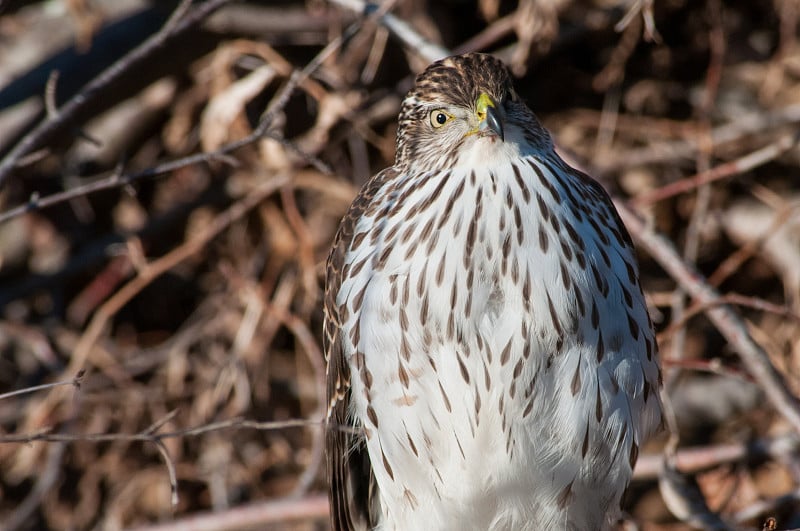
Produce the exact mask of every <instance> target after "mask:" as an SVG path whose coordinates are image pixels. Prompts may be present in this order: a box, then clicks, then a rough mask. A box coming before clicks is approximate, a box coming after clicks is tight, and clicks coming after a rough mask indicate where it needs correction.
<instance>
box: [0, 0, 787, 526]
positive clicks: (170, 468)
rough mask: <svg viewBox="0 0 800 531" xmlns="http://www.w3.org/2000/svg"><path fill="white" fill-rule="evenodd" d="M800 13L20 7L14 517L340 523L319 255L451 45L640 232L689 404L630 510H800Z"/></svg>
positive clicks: (636, 7) (0, 444) (12, 111)
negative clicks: (331, 493) (328, 479)
mask: <svg viewBox="0 0 800 531" xmlns="http://www.w3.org/2000/svg"><path fill="white" fill-rule="evenodd" d="M386 13H388V15H387V16H384V14H386ZM799 15H800V0H772V1H768V0H760V1H752V0H749V1H748V0H726V1H723V0H522V1H520V2H512V1H505V0H479V1H477V2H470V1H466V0H442V1H434V0H428V1H425V0H395V1H390V2H385V3H383V4H380V5H378V6H365V5H364V4H363V3H361V2H359V1H358V0H337V1H335V2H325V1H322V0H308V1H306V2H302V1H273V2H270V1H264V2H256V1H240V2H232V1H226V0H205V1H201V0H195V1H194V2H191V1H188V0H187V1H183V2H175V1H172V2H170V1H158V2H156V1H146V0H48V1H34V0H28V1H3V0H0V157H2V160H0V529H3V530H33V529H57V530H62V529H64V530H84V529H86V530H88V529H98V530H117V529H128V528H139V529H179V528H180V529H276V530H325V529H328V524H327V502H326V499H325V471H324V460H323V447H322V436H323V428H322V425H321V419H322V417H323V412H324V409H325V398H324V393H325V390H324V386H323V382H324V373H325V362H324V358H323V355H322V353H321V322H322V311H321V296H322V289H323V285H322V283H323V278H324V268H325V263H324V262H325V258H326V255H327V251H328V248H329V246H330V243H331V240H332V237H333V234H334V232H335V229H336V227H337V225H338V222H339V220H340V219H341V216H342V215H343V214H344V212H345V210H346V209H347V207H348V205H349V203H350V201H351V200H352V198H353V196H354V195H355V193H356V191H357V190H358V188H359V187H360V186H361V185H363V184H364V183H365V182H366V181H367V180H368V179H369V177H370V176H371V175H373V174H374V173H375V172H377V171H378V170H380V169H382V168H384V167H386V166H387V165H390V164H391V163H392V161H393V157H394V136H395V129H396V117H397V113H398V110H399V106H400V103H401V101H402V98H403V96H404V94H405V92H406V91H407V90H408V89H409V88H410V87H411V85H412V83H413V79H414V75H415V74H417V73H419V72H420V71H421V70H422V69H423V68H424V67H425V66H426V65H427V64H428V63H429V62H430V60H431V59H432V58H434V57H435V56H436V54H438V53H442V52H443V51H444V52H445V53H446V50H449V51H452V52H464V51H473V50H478V51H485V52H490V53H494V54H496V55H497V56H499V57H501V58H502V59H504V60H505V61H506V62H507V63H508V64H509V66H510V67H511V69H512V71H513V73H514V75H515V76H516V77H517V87H518V92H519V93H520V95H521V96H522V97H523V98H524V99H525V100H526V101H527V102H528V104H529V106H530V107H531V108H532V109H533V110H534V111H535V112H536V113H537V114H538V116H539V118H540V120H541V121H542V122H543V123H544V124H545V126H546V127H547V128H549V129H550V130H551V131H552V133H553V136H554V138H555V141H556V143H557V145H558V150H559V152H560V153H561V155H562V156H563V157H564V158H565V159H567V160H568V161H569V162H570V163H571V164H573V165H575V166H577V167H579V168H581V169H583V170H584V171H586V172H588V173H590V174H592V175H594V176H596V177H597V178H598V180H600V181H601V183H602V184H603V185H604V186H605V187H606V188H607V189H608V190H609V191H610V192H611V193H612V195H613V196H614V197H615V199H616V200H617V201H619V204H620V205H621V206H624V207H625V208H627V209H628V210H629V211H630V212H631V213H633V214H634V215H635V218H631V219H636V220H638V222H637V225H636V226H635V227H634V226H631V232H632V233H633V236H634V240H635V241H636V243H637V246H638V247H639V250H640V261H641V266H642V279H643V282H644V286H645V289H646V294H647V297H648V302H649V304H650V307H651V313H652V316H653V318H654V321H655V325H656V328H657V331H658V333H659V343H660V348H661V355H662V359H663V363H664V368H665V398H666V399H667V401H668V405H669V406H670V407H669V410H670V411H671V414H670V415H669V416H668V423H667V424H668V429H667V430H666V431H665V432H664V433H663V434H662V435H661V436H659V437H658V438H656V439H655V440H653V441H651V443H650V444H649V445H647V446H646V447H644V448H643V449H642V451H641V453H640V459H639V463H638V466H637V470H636V473H635V479H634V482H633V483H632V485H631V488H630V491H629V493H628V496H627V498H626V502H625V507H624V508H625V510H626V515H627V516H626V521H625V522H624V523H623V524H622V525H621V528H624V529H630V530H633V529H642V530H684V529H691V528H706V529H739V528H741V529H791V528H799V527H800V453H799V450H800V439H799V438H798V430H799V429H800V422H798V420H797V419H798V418H800V410H799V409H798V408H797V402H796V401H795V400H793V399H792V398H791V394H792V393H794V394H795V395H796V394H797V392H798V391H799V390H800V169H798V162H800V161H799V160H798V150H797V149H796V142H797V132H798V124H800V46H798V41H797V22H798V16H799ZM626 219H627V218H626ZM656 234H660V235H661V236H663V238H664V239H660V238H661V237H658V236H656ZM654 242H655V243H654ZM659 245H660V247H659ZM659 249H660V250H659ZM664 249H666V251H664ZM670 253H672V254H671V255H670ZM669 256H672V257H673V259H672V262H670V261H669ZM670 264H671V265H670ZM695 268H696V270H695ZM680 271H683V272H684V273H686V275H688V276H685V275H684V276H681V274H680ZM697 286H702V287H703V289H706V288H710V290H709V291H707V292H704V293H706V295H705V296H699V295H698V292H697V291H696V289H694V288H696V287H697ZM693 287H694V288H693ZM720 309H727V310H725V311H727V312H728V313H725V314H720V313H717V314H713V312H714V311H715V310H720ZM709 312H712V313H709ZM731 315H732V316H733V317H730V316H731ZM714 316H716V317H714ZM726 323H727V325H726ZM726 326H727V327H726ZM743 356H744V357H743ZM754 360H756V361H754ZM758 363H761V365H758ZM756 366H760V367H761V368H762V369H763V371H754V370H753V367H756ZM765 375H766V376H765ZM665 455H666V456H668V459H667V462H668V463H669V466H668V467H666V468H665V467H664V465H663V463H664V458H665ZM659 485H660V486H659ZM179 526H183V527H179Z"/></svg>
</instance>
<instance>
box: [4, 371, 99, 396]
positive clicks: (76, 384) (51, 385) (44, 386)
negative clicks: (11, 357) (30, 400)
mask: <svg viewBox="0 0 800 531" xmlns="http://www.w3.org/2000/svg"><path fill="white" fill-rule="evenodd" d="M83 374H84V371H83V370H80V371H78V374H76V375H75V378H73V379H72V380H66V381H62V382H53V383H48V384H42V385H34V386H32V387H26V388H24V389H17V390H16V391H9V392H8V393H3V394H0V400H5V399H7V398H11V397H14V396H19V395H25V394H28V393H35V392H36V391H42V390H44V389H52V388H54V387H61V386H64V385H71V386H73V387H75V388H76V389H79V388H80V386H81V378H83Z"/></svg>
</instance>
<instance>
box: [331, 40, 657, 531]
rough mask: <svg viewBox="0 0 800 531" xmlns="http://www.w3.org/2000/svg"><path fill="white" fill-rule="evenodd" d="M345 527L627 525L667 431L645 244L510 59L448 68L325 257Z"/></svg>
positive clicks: (423, 85)
mask: <svg viewBox="0 0 800 531" xmlns="http://www.w3.org/2000/svg"><path fill="white" fill-rule="evenodd" d="M324 347H325V353H326V357H327V363H328V369H327V393H328V400H329V410H328V427H327V430H328V431H327V435H326V437H327V439H326V449H327V462H328V473H329V481H330V502H331V519H332V525H333V529H334V530H336V531H339V530H355V529H358V530H362V529H379V530H382V531H394V530H399V531H410V530H465V529H476V530H513V531H518V530H542V529H575V530H581V531H586V530H595V529H596V530H601V529H607V528H608V527H609V526H610V525H612V523H613V522H614V521H615V519H616V518H617V517H618V515H619V512H620V509H619V505H620V499H621V497H622V494H623V492H624V490H625V488H626V487H627V485H628V482H629V480H630V477H631V471H632V469H633V466H634V463H635V462H636V458H637V455H638V452H639V448H640V446H641V445H642V443H643V442H644V441H645V440H646V439H647V437H648V436H649V435H650V434H651V433H652V432H654V431H655V429H656V427H657V426H658V425H659V424H660V419H661V405H660V401H659V389H660V379H661V373H660V369H659V365H658V360H657V349H656V342H655V337H654V333H653V329H652V325H651V322H650V319H649V316H648V312H647V307H646V304H645V299H644V296H643V294H642V289H641V285H640V283H639V272H638V266H637V262H636V257H635V252H634V248H633V244H632V242H631V239H630V236H629V235H628V233H627V231H626V230H625V227H624V226H623V224H622V222H621V220H620V218H619V215H618V214H617V212H616V210H615V208H614V206H613V204H612V202H611V200H610V198H609V196H608V194H607V193H606V192H605V191H604V189H603V188H602V187H601V186H600V185H599V184H598V183H597V182H595V181H594V180H592V179H591V178H590V177H588V176H587V175H585V174H583V173H581V172H580V171H578V170H576V169H574V168H572V167H570V166H569V165H568V164H566V163H565V162H564V161H563V160H562V159H561V158H560V157H559V156H558V155H557V154H556V152H555V151H554V148H553V142H552V140H551V138H550V135H549V134H548V132H547V131H546V130H545V129H544V128H543V127H542V126H541V124H540V123H539V121H538V120H537V118H536V116H535V115H534V114H533V113H532V112H531V111H530V110H529V109H528V107H527V106H526V105H525V103H524V102H523V101H522V99H521V98H520V96H519V95H518V94H517V92H516V91H515V90H514V87H513V84H512V80H511V77H510V75H509V73H508V70H507V69H506V67H505V66H504V65H503V63H502V62H501V61H499V60H497V59H495V58H494V57H492V56H490V55H484V54H477V53H471V54H466V55H460V56H454V57H449V58H446V59H443V60H441V61H438V62H436V63H433V64H432V65H430V66H429V67H428V68H427V69H426V70H425V71H424V72H423V73H422V74H420V75H419V76H418V77H417V79H416V84H415V86H414V87H413V88H412V89H411V91H410V92H409V93H408V95H407V96H406V98H405V99H404V101H403V103H402V108H401V111H400V116H399V125H398V130H397V155H396V159H395V162H394V165H393V166H392V167H390V168H386V169H385V170H383V171H381V172H380V173H378V174H377V175H375V176H374V177H373V178H372V179H371V180H370V181H369V182H368V183H367V184H366V185H365V186H364V188H363V189H362V190H361V191H360V193H359V194H358V196H357V197H356V198H355V200H354V201H353V203H352V205H351V207H350V209H349V211H348V212H347V214H346V215H345V217H344V219H343V220H342V222H341V225H340V227H339V230H338V233H337V234H336V237H335V241H334V244H333V249H332V250H331V252H330V256H329V258H328V262H327V278H326V290H325V324H324Z"/></svg>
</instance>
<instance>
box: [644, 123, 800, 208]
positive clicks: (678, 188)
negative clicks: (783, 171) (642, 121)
mask: <svg viewBox="0 0 800 531" xmlns="http://www.w3.org/2000/svg"><path fill="white" fill-rule="evenodd" d="M799 140H800V134H797V133H795V134H790V135H785V136H782V137H781V138H779V139H778V140H776V141H775V142H772V143H771V144H769V145H767V146H765V147H763V148H761V149H757V150H756V151H753V152H752V153H748V154H747V155H745V156H743V157H740V158H738V159H736V160H732V161H730V162H726V163H724V164H720V165H719V166H716V167H714V168H711V169H710V170H708V171H704V172H701V173H698V174H697V175H693V176H692V177H687V178H685V179H681V180H680V181H675V182H674V183H670V184H667V185H664V186H662V187H661V188H656V189H655V190H652V191H650V192H646V193H644V194H642V195H640V196H638V197H636V198H635V199H634V204H635V205H636V206H639V207H641V206H646V205H650V204H653V203H656V202H658V201H663V200H664V199H667V198H669V197H673V196H676V195H678V194H682V193H685V192H688V191H689V190H693V189H695V188H697V187H699V186H702V185H704V184H708V183H712V182H714V181H718V180H720V179H724V178H727V177H731V176H733V175H738V174H740V173H744V172H746V171H750V170H752V169H754V168H757V167H758V166H761V165H763V164H766V163H767V162H770V161H772V160H775V159H776V158H777V157H779V156H780V155H782V154H783V153H786V152H787V151H789V150H790V149H792V148H793V147H795V146H796V145H797V142H798V141H799Z"/></svg>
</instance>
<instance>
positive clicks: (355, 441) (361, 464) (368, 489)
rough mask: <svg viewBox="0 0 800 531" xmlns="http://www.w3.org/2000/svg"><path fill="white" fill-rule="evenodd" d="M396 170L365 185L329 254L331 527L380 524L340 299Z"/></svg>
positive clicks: (347, 529) (345, 529)
mask: <svg viewBox="0 0 800 531" xmlns="http://www.w3.org/2000/svg"><path fill="white" fill-rule="evenodd" d="M397 174H398V172H397V171H395V170H394V168H387V169H385V170H383V171H381V172H380V173H378V174H377V175H375V176H374V177H373V178H372V179H371V180H370V181H369V182H368V183H367V184H366V185H365V186H364V188H362V190H361V192H359V194H358V195H357V196H356V198H355V199H354V200H353V203H352V204H351V205H350V208H349V210H348V212H347V214H345V216H344V218H343V219H342V222H341V224H340V225H339V230H338V231H337V233H336V237H335V238H334V243H333V248H332V249H331V252H330V255H329V256H328V262H327V276H326V280H325V323H324V334H323V347H324V349H325V359H326V360H327V362H328V368H327V399H328V417H327V432H326V437H325V447H326V456H327V466H328V479H329V482H328V485H329V491H328V497H329V499H330V505H331V525H332V529H333V531H356V530H358V531H362V530H366V529H372V528H374V527H375V526H376V525H377V523H378V522H377V518H378V513H379V510H378V498H377V493H378V488H377V485H376V484H375V478H374V475H373V473H372V465H371V462H370V459H369V455H368V454H367V448H366V444H365V440H364V436H363V434H360V433H355V432H354V431H353V428H354V427H356V428H357V427H358V425H359V424H360V423H357V422H355V423H354V422H353V419H351V418H348V416H349V409H350V407H349V405H350V392H351V391H350V366H349V363H348V360H347V359H345V353H344V348H343V344H342V334H343V331H342V327H343V326H344V324H345V323H342V322H341V319H340V315H339V306H338V304H337V303H336V299H337V295H338V294H339V289H340V288H341V285H342V281H343V280H344V279H343V271H344V265H345V263H346V259H347V254H348V252H349V251H350V248H351V245H352V242H353V237H354V232H355V228H356V226H357V224H358V221H359V219H360V218H361V216H362V215H363V214H364V212H365V211H366V210H367V209H368V208H369V206H370V205H371V204H372V202H373V201H374V200H375V196H376V194H377V193H378V191H379V190H380V189H381V187H382V186H384V184H385V183H386V182H387V181H389V180H391V179H393V178H395V177H396V176H397ZM354 425H355V426H354Z"/></svg>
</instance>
